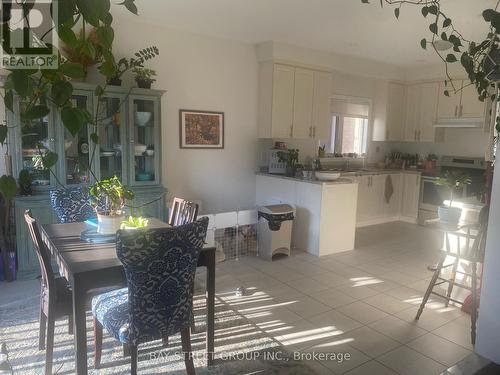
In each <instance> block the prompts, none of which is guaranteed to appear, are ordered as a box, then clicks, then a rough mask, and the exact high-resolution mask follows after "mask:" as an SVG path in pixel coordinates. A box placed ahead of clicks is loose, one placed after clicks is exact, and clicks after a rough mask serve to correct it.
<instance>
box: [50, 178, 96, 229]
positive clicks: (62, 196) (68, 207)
mask: <svg viewBox="0 0 500 375" xmlns="http://www.w3.org/2000/svg"><path fill="white" fill-rule="evenodd" d="M49 197H50V204H51V206H52V209H53V210H54V212H55V213H56V215H57V218H58V219H59V222H60V223H74V222H79V221H85V220H88V219H94V218H96V217H97V214H96V211H95V207H94V206H93V205H92V203H91V199H90V194H89V190H88V188H87V187H85V186H77V187H67V188H60V189H55V190H51V191H50V192H49ZM95 203H96V205H97V207H98V208H99V209H100V210H103V211H105V210H106V202H105V200H104V199H99V200H98V201H97V202H95Z"/></svg>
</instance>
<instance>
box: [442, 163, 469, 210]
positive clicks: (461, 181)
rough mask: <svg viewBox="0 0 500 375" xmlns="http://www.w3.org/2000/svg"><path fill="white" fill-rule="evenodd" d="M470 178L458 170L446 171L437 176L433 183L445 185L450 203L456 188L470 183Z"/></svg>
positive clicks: (458, 188) (459, 188) (461, 187)
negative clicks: (448, 192)
mask: <svg viewBox="0 0 500 375" xmlns="http://www.w3.org/2000/svg"><path fill="white" fill-rule="evenodd" d="M471 182H472V180H471V179H470V177H469V176H468V175H467V174H465V173H463V172H460V171H447V172H445V174H444V175H443V176H440V177H438V178H437V179H436V180H435V181H434V183H435V184H436V185H439V186H446V187H447V188H448V189H449V191H450V204H449V206H450V207H451V204H452V203H453V197H454V193H455V192H456V191H457V190H461V189H463V188H464V187H465V186H466V185H470V184H471Z"/></svg>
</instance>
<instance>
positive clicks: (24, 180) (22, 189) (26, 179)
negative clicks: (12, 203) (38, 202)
mask: <svg viewBox="0 0 500 375" xmlns="http://www.w3.org/2000/svg"><path fill="white" fill-rule="evenodd" d="M19 194H21V195H24V196H26V195H32V194H33V191H32V190H31V175H30V173H29V172H28V170H26V169H23V170H22V171H21V172H19Z"/></svg>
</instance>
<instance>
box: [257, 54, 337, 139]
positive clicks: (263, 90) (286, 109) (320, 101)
mask: <svg viewBox="0 0 500 375" xmlns="http://www.w3.org/2000/svg"><path fill="white" fill-rule="evenodd" d="M330 88H331V74H330V73H327V72H322V71H317V70H312V69H303V68H299V67H294V66H290V65H284V64H275V63H273V62H264V63H261V64H260V71H259V137H261V138H328V137H329V134H330V123H331V121H330V109H329V97H330Z"/></svg>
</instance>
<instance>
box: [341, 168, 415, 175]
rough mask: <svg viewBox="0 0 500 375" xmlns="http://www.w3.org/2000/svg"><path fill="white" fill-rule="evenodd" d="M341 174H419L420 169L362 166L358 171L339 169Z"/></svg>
mask: <svg viewBox="0 0 500 375" xmlns="http://www.w3.org/2000/svg"><path fill="white" fill-rule="evenodd" d="M340 173H341V175H342V176H363V175H373V174H391V173H415V174H421V173H422V171H421V170H418V169H390V168H387V169H380V168H363V169H360V170H359V171H349V172H342V171H340Z"/></svg>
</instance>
